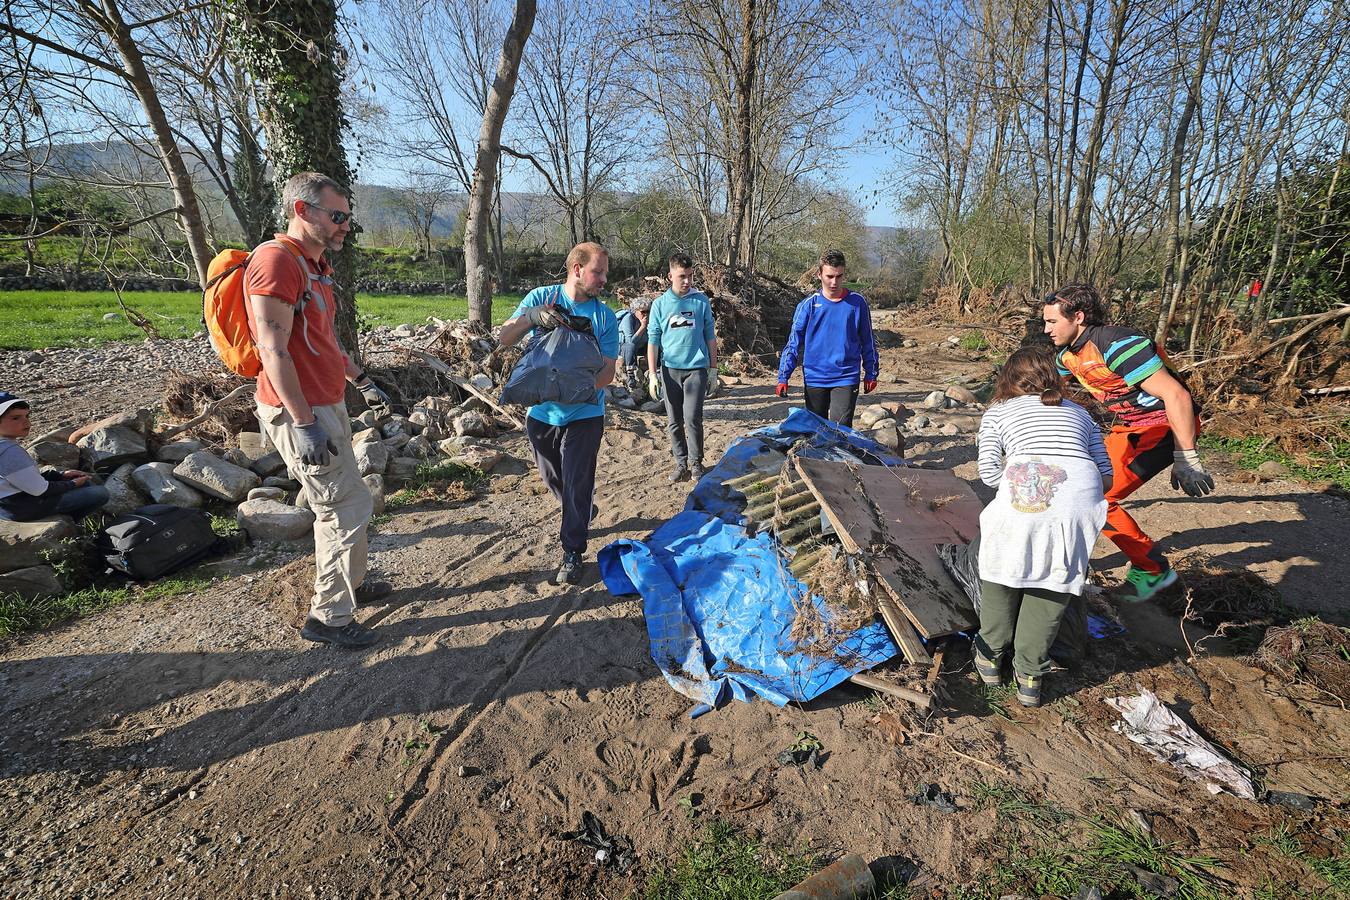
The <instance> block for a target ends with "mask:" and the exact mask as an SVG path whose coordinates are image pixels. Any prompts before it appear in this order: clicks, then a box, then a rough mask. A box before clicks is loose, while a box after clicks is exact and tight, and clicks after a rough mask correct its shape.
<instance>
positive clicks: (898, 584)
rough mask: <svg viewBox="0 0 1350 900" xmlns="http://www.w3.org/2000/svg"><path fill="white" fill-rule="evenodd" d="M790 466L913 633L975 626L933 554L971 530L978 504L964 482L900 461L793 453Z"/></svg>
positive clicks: (964, 602) (967, 606)
mask: <svg viewBox="0 0 1350 900" xmlns="http://www.w3.org/2000/svg"><path fill="white" fill-rule="evenodd" d="M797 467H798V470H799V471H800V472H801V473H802V478H803V480H805V481H806V483H807V484H808V485H809V486H810V487H811V490H812V492H813V493H815V494H816V495H817V497H818V498H819V499H820V501H821V507H822V509H824V510H825V511H826V515H827V516H828V517H829V519H830V522H831V524H833V525H834V527H835V530H836V531H838V532H839V536H840V540H841V542H843V543H844V547H845V549H847V550H849V552H862V553H863V554H864V558H865V561H866V562H867V564H868V565H869V566H870V567H871V569H872V571H873V572H875V573H876V575H877V577H878V578H880V579H881V581H882V582H883V583H884V584H885V585H886V586H887V587H888V588H889V589H890V591H891V594H892V595H893V597H894V599H895V601H896V606H897V607H898V608H899V609H900V610H901V611H903V612H904V614H905V616H906V617H907V618H908V619H909V620H910V621H911V622H912V623H913V625H914V627H915V628H916V629H917V630H918V632H919V634H920V635H922V636H923V637H924V638H925V639H931V638H934V637H939V636H941V635H945V634H952V633H953V632H957V631H963V630H965V629H968V628H970V627H972V626H974V625H975V624H976V622H977V621H978V619H977V617H976V616H975V610H974V609H973V608H971V606H970V601H969V599H968V598H967V597H966V595H965V592H964V591H963V590H962V589H961V588H960V586H959V585H957V584H956V583H955V582H954V581H953V580H952V578H951V576H950V575H948V574H947V570H946V569H945V568H944V567H943V565H942V560H941V559H940V558H939V557H938V554H937V545H939V544H952V543H968V542H969V541H970V540H971V539H972V538H973V537H974V536H975V534H977V533H978V531H979V513H980V502H979V499H978V498H977V497H976V496H975V492H974V491H972V490H971V489H970V486H969V485H968V484H966V483H965V482H964V481H962V480H961V479H959V478H957V477H956V476H955V475H953V474H952V473H951V472H947V471H941V470H933V469H916V468H911V467H904V466H894V467H888V466H863V465H854V464H849V463H839V462H826V461H824V460H818V459H802V458H800V457H798V459H797ZM850 545H852V546H850ZM854 548H857V549H856V550H855V549H854ZM896 628H897V630H900V629H899V627H898V626H896Z"/></svg>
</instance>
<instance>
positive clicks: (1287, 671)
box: [1252, 617, 1350, 706]
mask: <svg viewBox="0 0 1350 900" xmlns="http://www.w3.org/2000/svg"><path fill="white" fill-rule="evenodd" d="M1252 662H1254V663H1255V664H1256V665H1257V666H1259V667H1261V668H1262V669H1265V670H1266V671H1267V672H1269V673H1271V674H1272V675H1275V676H1277V677H1279V678H1282V679H1284V680H1285V681H1287V682H1291V683H1302V684H1308V685H1311V686H1312V687H1314V688H1316V689H1317V690H1319V691H1322V692H1324V693H1326V694H1330V695H1331V696H1332V697H1334V698H1336V700H1337V701H1338V702H1339V703H1340V704H1341V705H1342V706H1344V705H1345V703H1346V701H1347V699H1350V629H1346V628H1341V627H1339V626H1336V625H1332V624H1329V623H1327V622H1323V621H1322V620H1321V619H1318V618H1316V617H1310V618H1306V619H1299V620H1298V621H1296V622H1294V623H1292V624H1291V625H1288V626H1286V627H1283V628H1271V629H1269V630H1268V631H1266V636H1265V639H1264V640H1263V641H1261V646H1259V647H1257V648H1256V652H1255V653H1254V654H1252Z"/></svg>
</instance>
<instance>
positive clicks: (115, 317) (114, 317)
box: [103, 312, 122, 322]
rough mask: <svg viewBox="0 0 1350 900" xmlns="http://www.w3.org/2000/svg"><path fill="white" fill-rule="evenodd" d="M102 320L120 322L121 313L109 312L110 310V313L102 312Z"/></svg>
mask: <svg viewBox="0 0 1350 900" xmlns="http://www.w3.org/2000/svg"><path fill="white" fill-rule="evenodd" d="M103 321H105V322H120V321H122V314H121V313H111V312H110V313H104V314H103Z"/></svg>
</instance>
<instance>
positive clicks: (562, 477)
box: [525, 416, 605, 553]
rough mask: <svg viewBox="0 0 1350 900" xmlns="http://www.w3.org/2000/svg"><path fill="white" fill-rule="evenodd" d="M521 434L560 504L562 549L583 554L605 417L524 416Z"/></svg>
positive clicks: (540, 473) (592, 502) (592, 503)
mask: <svg viewBox="0 0 1350 900" xmlns="http://www.w3.org/2000/svg"><path fill="white" fill-rule="evenodd" d="M525 433H526V434H527V435H528V436H529V438H530V446H531V447H532V448H533V449H534V464H535V465H536V466H538V467H539V476H540V477H541V478H543V479H544V484H545V485H547V486H548V489H549V491H550V492H551V493H552V494H553V496H554V497H556V498H558V502H559V503H561V504H562V527H561V528H560V529H559V531H558V538H559V540H560V541H561V543H562V548H563V550H565V551H567V552H569V553H585V552H586V539H587V538H588V537H589V536H590V531H591V509H592V507H593V505H594V501H593V499H592V498H593V495H594V493H595V462H596V459H597V458H598V457H599V456H600V438H601V436H602V435H603V434H604V433H605V417H604V416H593V417H591V418H589V419H577V420H576V421H575V422H568V423H567V424H566V425H549V424H547V423H544V422H540V421H538V420H537V419H531V418H526V420H525Z"/></svg>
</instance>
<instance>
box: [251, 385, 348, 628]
mask: <svg viewBox="0 0 1350 900" xmlns="http://www.w3.org/2000/svg"><path fill="white" fill-rule="evenodd" d="M314 416H315V418H317V419H318V421H319V424H320V425H322V426H323V430H324V431H326V432H328V437H329V439H330V440H331V441H332V442H333V445H334V446H335V447H337V453H335V454H333V457H332V459H331V460H330V461H329V463H328V465H326V466H323V467H320V466H307V465H305V464H304V463H302V462H300V453H299V451H298V450H297V449H296V441H295V429H294V428H293V426H292V420H291V414H290V413H288V412H287V411H286V410H285V409H284V408H281V407H276V406H265V405H263V404H261V403H259V404H258V421H259V422H260V423H262V429H263V433H264V434H265V435H266V436H267V438H268V440H270V441H271V442H272V445H273V446H274V447H276V448H277V452H278V453H280V454H281V458H282V459H284V460H286V468H288V469H290V471H291V477H292V478H295V479H296V480H298V481H299V482H300V484H301V490H303V491H304V492H305V496H306V497H307V498H308V499H309V508H310V509H311V510H312V511H313V512H314V516H315V519H314V569H315V572H314V599H313V600H311V601H310V607H309V614H310V615H311V616H313V617H314V618H315V619H317V620H319V621H320V622H322V623H323V624H325V625H338V626H341V625H346V624H347V623H348V622H350V621H351V620H352V612H353V610H355V608H356V589H357V588H358V587H360V586H361V582H363V581H365V578H366V551H367V548H366V524H367V523H368V522H369V521H370V514H371V511H372V509H373V506H372V503H371V499H370V490H369V489H368V488H367V487H366V485H365V482H363V481H362V480H361V472H360V470H359V469H358V468H357V466H356V455H355V454H354V453H353V452H352V423H351V420H350V419H349V418H347V408H346V406H345V405H343V404H341V403H338V404H334V405H333V406H316V407H314Z"/></svg>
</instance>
